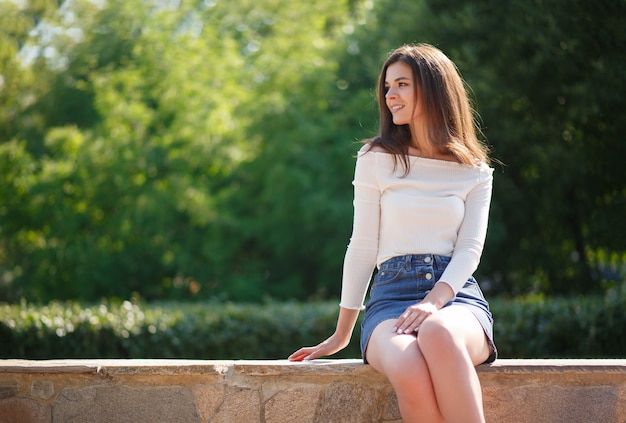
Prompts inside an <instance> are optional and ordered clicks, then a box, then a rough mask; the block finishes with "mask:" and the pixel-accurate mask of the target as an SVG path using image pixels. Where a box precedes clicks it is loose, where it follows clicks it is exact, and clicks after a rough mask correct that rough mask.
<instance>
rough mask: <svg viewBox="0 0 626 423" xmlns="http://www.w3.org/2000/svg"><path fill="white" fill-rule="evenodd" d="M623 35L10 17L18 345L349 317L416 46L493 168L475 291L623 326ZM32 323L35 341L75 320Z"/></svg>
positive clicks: (533, 27) (401, 13)
mask: <svg viewBox="0 0 626 423" xmlns="http://www.w3.org/2000/svg"><path fill="white" fill-rule="evenodd" d="M624 22H626V1H624V0H597V1H588V0H570V1H562V0H315V1H286V0H228V1H226V0H193V1H186V0H63V1H62V0H57V1H52V0H32V1H28V0H0V302H2V303H4V305H5V306H6V307H7V308H5V309H3V310H5V311H4V312H5V313H6V314H5V315H3V316H0V317H2V321H3V326H2V327H3V328H4V329H3V330H5V332H6V334H5V336H7V337H9V336H14V335H9V334H10V333H13V331H14V330H15V328H16V323H15V322H16V321H17V320H16V319H18V318H17V317H8V316H9V315H13V314H14V315H15V316H18V315H19V313H25V310H27V309H29V308H32V307H35V306H38V305H41V306H45V305H46V304H51V303H54V304H57V305H58V303H59V302H65V303H63V304H65V306H61V307H57V308H59V310H66V311H67V310H73V309H76V307H77V306H76V303H77V302H78V303H81V304H85V306H84V308H80V307H79V308H80V310H82V311H80V312H83V313H85V310H92V313H91V317H93V316H95V315H100V314H99V312H98V310H101V309H102V308H101V307H105V309H106V306H105V305H104V304H109V305H111V304H118V305H119V307H118V308H119V309H120V310H122V312H124V310H126V312H128V310H131V309H132V307H136V306H137V304H140V303H142V304H144V305H146V306H147V304H156V303H157V302H161V303H163V302H164V301H170V302H172V301H178V302H179V304H180V308H183V309H184V308H185V307H191V305H192V304H198V303H204V304H210V305H211V306H208V305H207V306H206V307H205V308H207V309H215V307H217V305H218V304H224V303H226V302H229V303H250V302H253V303H254V302H257V303H260V306H261V307H262V308H263V307H265V308H267V307H268V304H276V302H292V303H294V302H297V303H300V304H313V303H318V302H324V301H328V302H330V303H332V304H335V305H336V302H337V301H338V296H339V292H340V287H341V268H342V262H343V255H344V253H345V249H346V246H347V243H348V240H349V236H350V232H351V223H352V185H351V180H352V176H353V170H354V161H355V158H354V157H355V153H356V151H357V150H358V149H359V147H360V145H361V144H360V142H361V141H362V140H363V139H366V138H367V137H370V136H372V135H374V134H375V133H376V131H377V110H376V107H377V106H376V101H375V96H374V86H375V81H376V77H377V74H378V71H379V68H380V66H381V64H382V61H383V59H384V57H385V55H386V54H387V53H388V52H389V51H390V50H392V49H393V48H395V47H397V46H399V45H401V44H404V43H415V42H427V43H431V44H434V45H436V46H437V47H439V48H440V49H442V50H443V51H444V52H445V53H446V54H447V55H448V56H450V57H451V58H452V60H453V61H455V63H456V64H457V66H458V67H459V69H460V71H461V74H462V75H463V76H464V78H465V80H466V81H467V83H468V85H469V86H470V87H471V95H472V99H473V101H474V106H475V109H476V112H477V120H478V121H479V123H480V126H481V128H482V130H483V133H484V136H485V140H486V142H487V143H488V144H489V145H490V146H491V148H492V156H493V157H494V158H495V159H497V160H498V161H497V162H495V163H494V167H495V179H494V194H493V203H492V211H491V219H490V226H489V231H488V239H487V243H486V247H485V251H484V255H483V260H482V262H481V265H480V269H479V271H478V273H477V275H476V276H477V277H478V279H479V281H480V282H481V286H482V287H483V289H484V291H485V292H486V294H487V295H488V296H489V297H490V298H494V299H498V300H499V301H513V302H515V301H517V302H515V304H517V306H519V307H520V310H525V311H520V313H522V314H524V313H527V312H528V310H529V307H526V306H524V305H523V304H528V303H529V302H530V303H533V304H535V303H537V302H540V303H542V304H545V305H546V306H547V305H549V306H550V307H554V304H556V303H557V302H558V301H556V300H554V301H553V300H551V299H554V298H568V299H570V300H571V301H570V302H569V303H568V304H569V305H567V306H566V308H568V310H571V312H572V313H573V314H572V315H573V316H576V315H577V313H578V314H580V310H581V307H582V308H583V309H588V310H591V311H589V313H591V314H593V313H600V312H601V311H602V310H603V309H606V308H607V304H606V301H608V300H610V301H617V303H615V304H617V305H615V304H614V305H615V307H617V308H619V307H618V305H619V304H621V301H624V285H625V280H626V276H625V275H626V240H625V239H626V223H625V222H624V218H625V216H626V213H625V212H626V166H625V165H624V160H625V157H626V142H624V134H626V117H625V116H626V115H625V110H626V99H625V94H626V71H625V69H626V50H625V49H624V45H626V27H625V23H624ZM585 298H592V299H593V301H595V302H594V303H593V304H595V305H593V306H591V305H584V306H581V305H580V304H581V301H583V299H585ZM532 299H534V300H532ZM116 301H117V302H116ZM533 301H534V302H533ZM559 301H561V300H559ZM69 304H71V305H69ZM98 304H100V305H98ZM168 304H169V305H168V306H167V307H168V308H167V310H169V311H168V312H167V313H164V314H168V313H170V314H172V313H174V312H173V311H172V308H170V307H173V306H172V305H171V303H168ZM185 304H186V305H185ZM506 304H508V305H503V306H502V309H503V310H508V309H510V308H511V306H510V304H513V303H506ZM520 304H522V305H520ZM585 304H586V303H585ZM612 304H613V303H612ZM92 306H93V307H94V308H93V309H91V308H89V307H92ZM535 306H536V304H535ZM129 307H130V308H129ZM194 307H195V306H194ZM298 307H301V305H298ZM533 307H534V306H533ZM577 307H578V308H577ZM173 308H177V307H173ZM9 309H10V310H12V311H10V312H9V311H8V310H9ZM50 309H55V307H48V311H49V310H50ZM335 309H336V307H335V306H333V310H335ZM531 309H532V307H531ZM557 309H558V308H557ZM37 310H40V309H37ZM220 310H221V309H220ZM298 310H300V309H299V308H298ZM533 310H534V309H533ZM558 310H560V309H558ZM576 310H578V311H576ZM126 312H124V313H126ZM222 312H223V310H222ZM11 313H13V314H11ZM33 313H35V314H36V313H43V315H45V312H41V311H36V312H35V311H33ZM59 313H61V314H62V313H63V312H62V311H59ZM67 313H70V311H67ZM72 313H73V312H72ZM76 313H79V310H78V309H76ZM107 313H109V311H108V309H106V312H103V313H102V315H103V316H106V315H107ZM290 313H291V312H290ZM503 313H504V311H503ZM541 313H542V312H540V311H536V313H534V314H531V316H534V317H531V318H532V319H535V320H536V319H537V318H536V316H537V315H538V314H541ZM70 314H71V313H70ZM79 314H80V313H79ZM127 314H128V313H127ZM127 314H125V315H127ZM131 314H132V313H131ZM174 314H175V313H174ZM548 314H549V313H548ZM244 315H245V316H248V315H246V314H245V313H244ZM549 315H550V316H552V317H550V318H549V319H548V320H541V319H539V320H541V322H543V323H542V324H543V326H542V327H543V328H544V329H545V325H546V322H553V321H554V320H553V317H554V316H557V317H558V316H559V315H560V316H564V315H569V314H568V313H564V312H562V311H557V312H555V313H554V314H549ZM594 315H595V314H594ZM524 316H526V314H524ZM602 316H604V315H602ZM602 316H600V317H597V316H596V317H594V318H593V319H592V320H593V321H594V322H595V321H596V320H597V321H598V322H596V323H593V325H596V326H598V327H599V326H601V325H602V323H601V321H602V319H604V320H605V321H606V319H607V317H606V316H604V317H602ZM83 317H84V316H83ZM135 317H136V316H135ZM248 317H249V316H248ZM518 317H519V316H518ZM520 318H521V317H520ZM524 318H527V316H526V317H524ZM29 319H30V321H31V323H32V324H33V325H34V326H33V327H35V329H33V332H32V334H31V335H29V337H30V338H28V339H31V338H32V342H35V343H36V342H39V341H36V339H39V338H41V337H42V336H43V334H44V332H45V330H44V329H46V328H48V329H50V331H51V332H50V334H51V335H50V336H51V339H52V338H54V337H55V336H56V337H57V338H60V337H61V338H62V337H67V335H68V333H69V334H71V333H73V332H75V329H76V325H77V324H78V323H76V322H74V323H73V324H72V325H71V330H69V331H68V330H67V327H66V326H67V325H66V323H62V324H61V323H59V325H56V326H55V324H53V323H50V325H47V324H46V323H45V321H44V322H43V323H42V322H41V316H40V317H32V316H31V317H29ZM48 319H49V320H50V321H51V322H53V321H54V318H51V317H50V318H48ZM94 319H95V317H94V318H93V319H91V321H92V322H93V321H94ZM133 319H135V318H133ZM572 319H574V320H575V317H572ZM594 319H595V320H594ZM18 320H19V319H18ZM26 320H28V319H26ZM61 320H63V318H61ZM89 320H90V317H89V316H87V317H86V318H85V319H83V320H81V321H86V322H89ZM96 320H97V319H96ZM328 320H329V321H331V322H332V320H333V319H328ZM566 320H568V319H566ZM133 321H134V322H136V319H135V320H133ZM11 322H13V323H11ZM33 322H35V323H33ZM36 322H39V329H36V327H37V324H36ZM63 322H65V321H64V320H63ZM24 324H25V323H24ZM120 324H121V323H120ZM538 324H539V323H538ZM129 325H130V326H129V328H131V329H132V327H134V326H133V324H129ZM151 325H152V324H151ZM593 325H592V326H593ZM17 326H19V324H18V325H17ZM122 326H123V325H122ZM122 326H120V327H122ZM149 326H150V325H147V326H146V329H145V330H146V331H147V332H146V333H147V334H150V333H152V334H153V335H154V334H155V333H156V332H158V324H157V325H156V326H155V325H152V328H149ZM596 326H593V327H594V328H596ZM59 327H62V328H64V329H63V330H61V332H59V331H58V330H57V329H58V328H59ZM218 327H219V325H218ZM590 327H591V326H590ZM42 328H43V329H42ZM538 328H539V326H538ZM540 329H541V328H539V329H537V330H540ZM557 329H558V330H555V333H561V332H562V331H563V330H564V329H563V327H560V326H559V327H558V328H557ZM570 329H571V328H570ZM29 330H30V329H29ZM42 330H43V331H44V332H42ZM94 330H95V329H94ZM124 330H126V329H124V328H122V329H119V333H122V331H124ZM216 330H219V329H216ZM249 330H250V329H249ZM502 330H503V331H505V332H506V331H508V332H507V333H511V334H513V333H514V332H516V331H517V335H519V333H520V332H519V330H513V329H510V328H509V329H502ZM567 330H569V329H566V332H567ZM572 330H573V329H572ZM589 330H591V329H589ZM593 330H595V331H596V332H597V328H596V329H593ZM5 332H3V331H0V335H2V333H5ZM114 332H115V331H114ZM592 332H593V331H592ZM596 332H593V333H591V332H590V333H591V335H589V336H592V335H593V336H596V335H594V334H595V333H596ZM45 333H48V332H45ZM132 333H133V332H132V330H130V332H129V331H128V330H126V335H127V336H126V338H125V339H128V337H129V336H131V337H132ZM38 334H39V335H38ZM517 335H516V336H517ZM46 336H47V335H46ZM190 336H191V335H190ZM511 336H513V335H511ZM529 336H530V335H529ZM593 336H592V338H593ZM166 338H167V337H163V339H166ZM592 338H590V339H591V340H589V342H590V343H594V342H596V341H594V339H595V338H593V339H592ZM7 339H8V338H7ZM11 339H13V338H11ZM320 340H321V339H320ZM298 341H299V339H298ZM318 341H319V340H318ZM11 342H12V343H14V344H15V345H17V346H16V347H15V349H14V350H11V352H5V353H4V354H5V355H11V354H13V355H24V356H28V355H29V354H30V355H31V356H32V355H33V354H35V353H37V354H39V355H46V354H52V353H46V352H45V351H47V350H46V348H48V347H42V346H39V347H32V348H30V349H28V348H26V349H25V347H23V341H19V340H17V338H15V339H13V340H12V341H11ZM11 342H9V341H6V342H5V344H7V343H11ZM20 342H21V343H22V344H20ZM50 342H52V341H50ZM160 342H165V341H164V340H161V341H160ZM225 342H226V341H225ZM294 342H296V341H294ZM131 344H132V342H131ZM19 345H22V347H19ZM46 345H48V344H46ZM90 345H91V344H90ZM50 348H52V347H50ZM103 348H104V347H101V348H100V349H98V348H94V350H93V351H94V352H92V353H90V354H92V355H97V354H98V351H103ZM537 348H538V349H537V351H538V353H537V354H541V351H542V349H541V348H543V347H541V346H540V347H537ZM612 348H613V349H610V348H609V350H610V351H613V352H611V354H613V355H615V354H618V355H619V354H620V352H624V353H626V349H624V348H623V346H621V344H620V346H618V347H615V346H614V347H612ZM27 350H28V351H31V352H30V353H28V352H27ZM52 350H54V349H52ZM57 350H58V348H57ZM33 351H34V352H33ZM172 351H173V352H171V355H177V354H179V355H180V354H183V353H181V352H180V350H176V349H174V350H172ZM603 351H604V352H606V351H608V350H601V351H600V352H599V353H598V354H603V353H604V352H603ZM561 353H562V354H564V353H563V352H561ZM67 354H70V353H67ZM120 354H121V355H125V354H126V355H128V354H129V353H128V352H124V353H122V352H120ZM137 354H139V355H141V354H142V353H140V352H137ZM143 354H144V355H146V353H143ZM229 354H231V353H228V352H225V353H224V355H227V356H228V355H229ZM273 354H275V353H274V352H271V353H267V355H273ZM581 354H582V353H581ZM112 355H115V354H113V353H112ZM190 355H194V356H202V355H203V353H202V352H201V351H200V352H197V353H196V352H194V353H193V354H191V353H190ZM249 355H254V354H252V353H251V354H249Z"/></svg>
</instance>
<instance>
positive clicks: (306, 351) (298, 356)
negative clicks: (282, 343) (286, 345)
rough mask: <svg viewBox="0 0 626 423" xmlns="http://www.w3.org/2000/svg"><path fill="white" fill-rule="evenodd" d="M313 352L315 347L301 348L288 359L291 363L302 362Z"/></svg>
mask: <svg viewBox="0 0 626 423" xmlns="http://www.w3.org/2000/svg"><path fill="white" fill-rule="evenodd" d="M313 351H315V347H306V348H300V349H299V350H298V351H296V352H295V353H293V354H291V355H290V356H289V357H287V359H288V360H289V361H302V360H305V359H307V357H309V356H310V355H311V353H312V352H313Z"/></svg>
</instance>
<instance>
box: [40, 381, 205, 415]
mask: <svg viewBox="0 0 626 423" xmlns="http://www.w3.org/2000/svg"><path fill="white" fill-rule="evenodd" d="M52 418H53V421H55V422H64V423H93V422H100V423H107V422H115V423H144V422H145V423H172V422H185V423H196V422H198V423H199V422H200V417H199V416H198V413H197V411H196V405H195V401H194V397H193V394H192V392H191V389H189V388H185V387H178V386H172V387H149V386H147V387H141V388H134V387H133V388H131V387H126V386H115V385H106V386H83V387H76V388H65V389H63V390H62V391H61V392H60V393H59V395H58V396H57V398H56V399H55V401H54V403H53V406H52Z"/></svg>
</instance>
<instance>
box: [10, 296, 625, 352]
mask: <svg viewBox="0 0 626 423" xmlns="http://www.w3.org/2000/svg"><path fill="white" fill-rule="evenodd" d="M625 306H626V299H624V297H623V296H622V295H617V294H614V295H609V296H606V297H602V298H600V297H591V298H590V297H580V298H542V297H526V298H518V299H496V300H493V301H492V302H491V307H492V311H493V313H494V316H495V318H496V324H495V332H496V343H497V345H498V349H499V352H500V357H501V358H522V357H524V358H541V357H545V358H556V357H588V358H600V357H623V356H625V355H626V339H625V338H624V337H623V336H622V334H623V328H624V327H626V317H625V316H626V313H623V310H624V309H625V308H626V307H625ZM337 311H338V306H337V304H336V303H335V302H316V303H309V304H306V303H277V302H266V303H263V304H233V303H228V302H225V303H221V302H219V301H210V302H205V303H169V302H168V303H142V302H140V301H133V302H131V301H106V302H103V303H102V304H98V305H91V306H85V305H81V304H79V303H70V302H67V303H60V302H53V303H50V304H48V305H46V306H36V305H33V304H28V303H25V302H22V303H21V304H13V305H7V304H5V305H0V357H1V358H28V359H43V358H201V359H275V358H285V357H286V356H287V355H289V354H290V353H291V352H292V351H294V350H295V349H297V348H299V347H300V346H301V345H312V344H315V343H317V342H319V341H321V340H323V339H324V338H325V337H326V336H328V335H329V334H330V333H332V331H333V329H334V326H335V321H336V317H337ZM358 335H359V330H358V328H357V330H356V331H355V334H354V336H353V339H352V342H351V344H350V345H349V347H348V348H347V349H345V350H344V351H342V352H341V353H339V354H338V355H337V357H338V358H354V357H358V356H359V349H358Z"/></svg>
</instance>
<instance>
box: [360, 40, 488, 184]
mask: <svg viewBox="0 0 626 423" xmlns="http://www.w3.org/2000/svg"><path fill="white" fill-rule="evenodd" d="M396 62H403V63H406V64H407V65H409V66H410V67H411V69H412V71H413V79H414V80H415V84H414V87H415V98H416V99H417V98H418V95H417V93H418V90H419V91H420V92H421V101H422V102H423V104H422V107H423V110H424V112H425V116H426V125H427V129H428V138H429V141H430V142H431V143H432V144H433V145H434V147H436V149H437V150H439V151H440V152H442V153H448V152H449V153H452V155H454V157H455V158H456V159H457V161H459V162H460V163H463V164H468V165H476V164H478V163H481V162H482V163H489V157H488V149H487V147H486V146H485V145H484V144H483V143H482V142H481V141H479V139H478V134H479V133H480V129H479V128H478V126H477V125H476V121H475V120H474V111H473V109H472V107H471V105H470V101H469V97H468V95H467V91H466V89H465V83H464V81H463V79H462V78H461V75H460V74H459V71H458V69H457V67H456V65H455V64H454V63H453V62H452V61H451V60H450V59H449V58H448V57H447V56H446V55H445V54H443V53H442V52H441V51H440V50H439V49H437V48H436V47H433V46H431V45H429V44H416V45H405V46H402V47H400V48H398V49H396V50H394V51H393V52H392V53H391V54H390V55H389V57H388V58H387V60H386V61H385V64H384V65H383V68H382V70H381V72H380V76H379V77H378V87H377V99H378V107H379V110H380V133H379V134H378V135H377V136H376V137H374V138H373V139H371V140H369V142H370V143H371V145H372V146H380V147H381V148H383V149H384V150H385V151H387V152H388V153H392V154H394V160H395V162H396V164H397V161H398V158H401V159H402V163H403V164H404V168H405V171H406V173H408V172H409V169H410V161H409V146H410V145H411V142H412V139H411V129H410V127H409V125H396V124H394V123H393V117H392V115H391V112H390V111H389V109H388V108H387V105H386V102H385V94H386V93H387V89H386V88H385V77H386V74H387V69H388V68H389V66H390V65H392V64H393V63H396Z"/></svg>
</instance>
